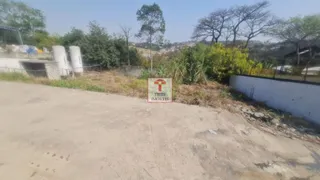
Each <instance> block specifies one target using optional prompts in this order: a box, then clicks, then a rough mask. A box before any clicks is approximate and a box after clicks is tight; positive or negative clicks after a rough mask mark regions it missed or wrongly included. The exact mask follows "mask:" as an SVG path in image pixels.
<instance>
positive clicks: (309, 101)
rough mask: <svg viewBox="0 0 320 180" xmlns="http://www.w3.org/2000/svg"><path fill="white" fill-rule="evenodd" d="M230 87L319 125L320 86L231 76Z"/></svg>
mask: <svg viewBox="0 0 320 180" xmlns="http://www.w3.org/2000/svg"><path fill="white" fill-rule="evenodd" d="M230 86H231V87H232V88H234V89H235V90H237V91H240V92H242V93H244V94H246V95H247V96H248V97H250V98H252V99H254V100H256V101H260V102H264V103H266V104H267V105H268V106H270V107H273V108H276V109H280V110H283V111H286V112H290V113H292V114H293V115H295V116H300V117H304V118H305V119H307V120H310V121H313V122H315V123H317V124H320V85H314V84H305V83H298V82H289V81H281V80H272V79H265V78H256V77H249V76H232V77H231V79H230Z"/></svg>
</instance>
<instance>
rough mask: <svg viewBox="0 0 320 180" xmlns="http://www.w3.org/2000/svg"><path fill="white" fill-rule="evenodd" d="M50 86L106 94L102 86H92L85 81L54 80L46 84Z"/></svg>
mask: <svg viewBox="0 0 320 180" xmlns="http://www.w3.org/2000/svg"><path fill="white" fill-rule="evenodd" d="M46 84H47V85H49V86H54V87H63V88H70V89H83V90H87V91H96V92H105V89H104V88H103V87H101V86H97V85H93V84H90V83H88V82H86V81H84V80H73V79H69V80H53V81H48V82H47V83H46Z"/></svg>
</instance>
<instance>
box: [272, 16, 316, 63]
mask: <svg viewBox="0 0 320 180" xmlns="http://www.w3.org/2000/svg"><path fill="white" fill-rule="evenodd" d="M270 34H271V35H272V36H274V37H275V38H277V39H279V40H282V41H285V42H287V43H290V44H292V45H294V46H295V48H296V54H297V65H299V64H300V52H299V49H300V46H301V43H303V42H305V41H307V42H308V44H309V46H311V45H312V44H313V43H314V42H316V41H317V40H318V39H319V38H320V15H309V16H303V17H300V16H297V17H292V18H290V19H289V20H281V21H280V23H278V24H277V26H275V27H274V28H272V29H270Z"/></svg>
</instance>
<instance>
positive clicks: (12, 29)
mask: <svg viewBox="0 0 320 180" xmlns="http://www.w3.org/2000/svg"><path fill="white" fill-rule="evenodd" d="M0 29H5V30H10V31H19V29H17V28H14V27H10V26H3V25H0Z"/></svg>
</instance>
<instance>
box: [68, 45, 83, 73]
mask: <svg viewBox="0 0 320 180" xmlns="http://www.w3.org/2000/svg"><path fill="white" fill-rule="evenodd" d="M69 51H70V58H71V64H72V68H73V72H75V73H77V74H82V73H83V64H82V56H81V51H80V47H79V46H70V47H69Z"/></svg>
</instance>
